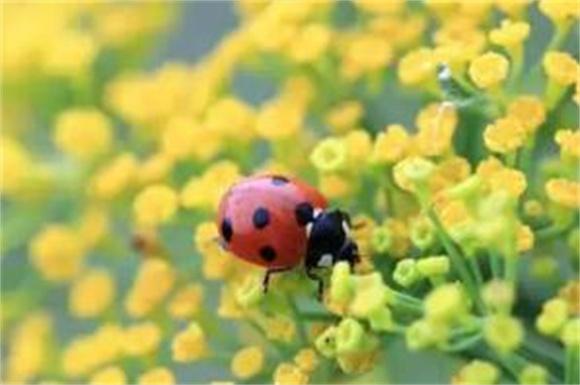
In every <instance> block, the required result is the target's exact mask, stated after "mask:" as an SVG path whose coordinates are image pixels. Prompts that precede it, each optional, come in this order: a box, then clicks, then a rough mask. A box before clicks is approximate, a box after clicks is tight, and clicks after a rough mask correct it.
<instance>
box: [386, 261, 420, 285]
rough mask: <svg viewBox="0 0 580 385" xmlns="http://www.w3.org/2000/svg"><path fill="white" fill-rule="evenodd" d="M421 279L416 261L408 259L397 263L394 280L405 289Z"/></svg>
mask: <svg viewBox="0 0 580 385" xmlns="http://www.w3.org/2000/svg"><path fill="white" fill-rule="evenodd" d="M419 278H421V277H420V276H419V272H418V271H417V267H416V262H415V260H414V259H411V258H406V259H403V260H401V261H399V262H398V263H397V266H396V267H395V271H394V272H393V279H394V280H395V282H397V283H398V284H399V285H401V286H403V287H409V286H411V285H412V284H414V283H415V282H417V281H418V280H419Z"/></svg>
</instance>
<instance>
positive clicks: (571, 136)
mask: <svg viewBox="0 0 580 385" xmlns="http://www.w3.org/2000/svg"><path fill="white" fill-rule="evenodd" d="M555 140H556V143H558V145H559V146H560V154H561V155H562V156H564V157H570V158H576V159H578V158H580V131H578V130H576V131H572V130H558V131H557V132H556V137H555Z"/></svg>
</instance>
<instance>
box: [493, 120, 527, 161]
mask: <svg viewBox="0 0 580 385" xmlns="http://www.w3.org/2000/svg"><path fill="white" fill-rule="evenodd" d="M525 139H526V131H525V129H524V127H523V125H522V124H521V122H520V120H519V119H516V118H512V117H509V116H508V117H506V118H501V119H498V120H497V121H496V122H495V123H493V124H489V125H488V126H487V127H486V128H485V131H484V133H483V140H484V142H485V145H486V147H487V148H488V149H490V150H491V151H493V152H497V153H500V154H506V153H510V152H513V151H515V150H517V149H518V148H520V147H522V146H523V144H524V141H525Z"/></svg>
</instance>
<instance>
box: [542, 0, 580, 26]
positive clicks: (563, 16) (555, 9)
mask: <svg viewBox="0 0 580 385" xmlns="http://www.w3.org/2000/svg"><path fill="white" fill-rule="evenodd" d="M538 8H539V9H540V11H541V12H542V13H543V14H544V15H546V16H547V17H548V18H549V19H550V20H552V22H554V23H556V24H559V23H562V22H564V21H566V20H567V19H578V17H579V16H580V3H578V1H577V0H572V1H566V0H542V1H540V4H539V7H538Z"/></svg>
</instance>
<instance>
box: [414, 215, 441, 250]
mask: <svg viewBox="0 0 580 385" xmlns="http://www.w3.org/2000/svg"><path fill="white" fill-rule="evenodd" d="M410 237H411V242H413V245H414V246H415V247H417V248H418V249H420V250H427V249H428V248H429V247H431V246H433V244H435V239H436V237H435V227H434V226H433V223H432V222H431V221H430V220H429V219H427V218H422V219H420V220H416V221H414V222H413V224H412V225H411V234H410Z"/></svg>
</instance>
